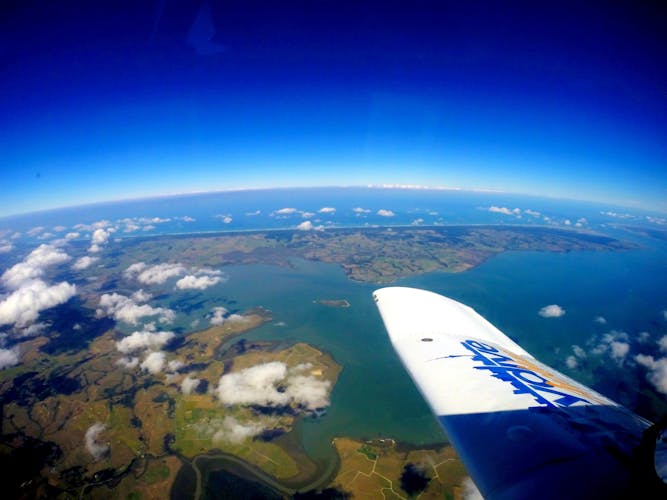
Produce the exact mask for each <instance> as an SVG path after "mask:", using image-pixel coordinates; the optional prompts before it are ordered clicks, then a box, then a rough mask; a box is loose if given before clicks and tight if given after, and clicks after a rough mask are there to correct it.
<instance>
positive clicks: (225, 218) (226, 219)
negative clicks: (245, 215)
mask: <svg viewBox="0 0 667 500" xmlns="http://www.w3.org/2000/svg"><path fill="white" fill-rule="evenodd" d="M214 217H215V218H216V219H220V220H221V221H222V222H223V223H224V224H230V223H231V222H232V220H233V219H232V216H231V215H226V214H218V215H214Z"/></svg>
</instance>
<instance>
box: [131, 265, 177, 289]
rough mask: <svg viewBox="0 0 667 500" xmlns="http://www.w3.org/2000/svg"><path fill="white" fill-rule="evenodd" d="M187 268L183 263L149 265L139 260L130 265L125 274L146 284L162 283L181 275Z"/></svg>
mask: <svg viewBox="0 0 667 500" xmlns="http://www.w3.org/2000/svg"><path fill="white" fill-rule="evenodd" d="M186 272H187V270H186V269H185V267H184V266H183V265H182V264H178V263H177V264H156V265H154V266H150V267H149V266H147V265H146V264H145V263H144V262H137V263H136V264H132V265H131V266H129V267H128V268H127V269H126V270H125V272H124V274H125V276H127V277H133V278H135V279H136V280H137V281H138V282H139V283H142V284H144V285H161V284H163V283H164V282H166V281H167V280H168V279H169V278H174V277H176V276H181V275H182V274H185V273H186Z"/></svg>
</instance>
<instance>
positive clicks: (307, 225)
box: [296, 220, 313, 231]
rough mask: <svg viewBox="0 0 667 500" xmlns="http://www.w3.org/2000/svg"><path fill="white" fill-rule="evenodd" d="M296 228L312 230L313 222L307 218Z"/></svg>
mask: <svg viewBox="0 0 667 500" xmlns="http://www.w3.org/2000/svg"><path fill="white" fill-rule="evenodd" d="M296 228H297V229H298V230H299V231H311V230H312V229H313V223H312V222H310V221H309V220H307V221H304V222H302V223H301V224H299V225H298V226H296Z"/></svg>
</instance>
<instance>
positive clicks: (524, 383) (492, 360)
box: [461, 340, 603, 408]
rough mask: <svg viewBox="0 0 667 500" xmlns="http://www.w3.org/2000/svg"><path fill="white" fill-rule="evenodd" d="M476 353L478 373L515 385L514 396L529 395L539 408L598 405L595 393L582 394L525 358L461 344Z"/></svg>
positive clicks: (474, 343) (474, 344) (474, 342)
mask: <svg viewBox="0 0 667 500" xmlns="http://www.w3.org/2000/svg"><path fill="white" fill-rule="evenodd" d="M461 344H462V345H463V347H465V348H466V349H467V350H469V351H470V352H472V353H473V356H472V360H473V362H475V363H479V365H478V366H475V369H477V370H486V371H488V372H490V373H491V374H492V376H493V377H494V378H497V379H499V380H502V381H504V382H507V383H509V384H511V385H512V386H513V387H514V394H528V395H530V396H532V397H533V399H534V400H535V402H536V403H537V404H538V406H550V407H557V408H563V407H569V406H573V405H577V404H591V403H592V402H593V401H594V400H595V402H597V403H601V402H603V401H601V400H600V401H598V400H599V397H597V396H596V395H595V394H594V393H590V392H587V391H584V390H582V389H581V388H579V387H577V386H576V385H573V384H572V383H571V382H568V381H567V380H566V379H564V378H563V377H562V376H560V377H559V374H558V373H556V372H553V371H551V370H548V369H546V368H545V367H543V366H540V365H538V364H537V363H533V362H531V361H530V360H527V359H525V358H523V357H518V356H516V355H512V354H511V353H508V352H506V351H504V350H501V349H499V348H496V347H493V346H490V345H488V344H484V343H483V342H479V341H477V340H465V341H463V342H461Z"/></svg>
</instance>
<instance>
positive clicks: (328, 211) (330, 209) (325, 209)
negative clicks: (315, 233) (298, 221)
mask: <svg viewBox="0 0 667 500" xmlns="http://www.w3.org/2000/svg"><path fill="white" fill-rule="evenodd" d="M318 212H319V213H321V214H335V213H336V209H335V208H334V207H322V208H320V209H319V210H318Z"/></svg>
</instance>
